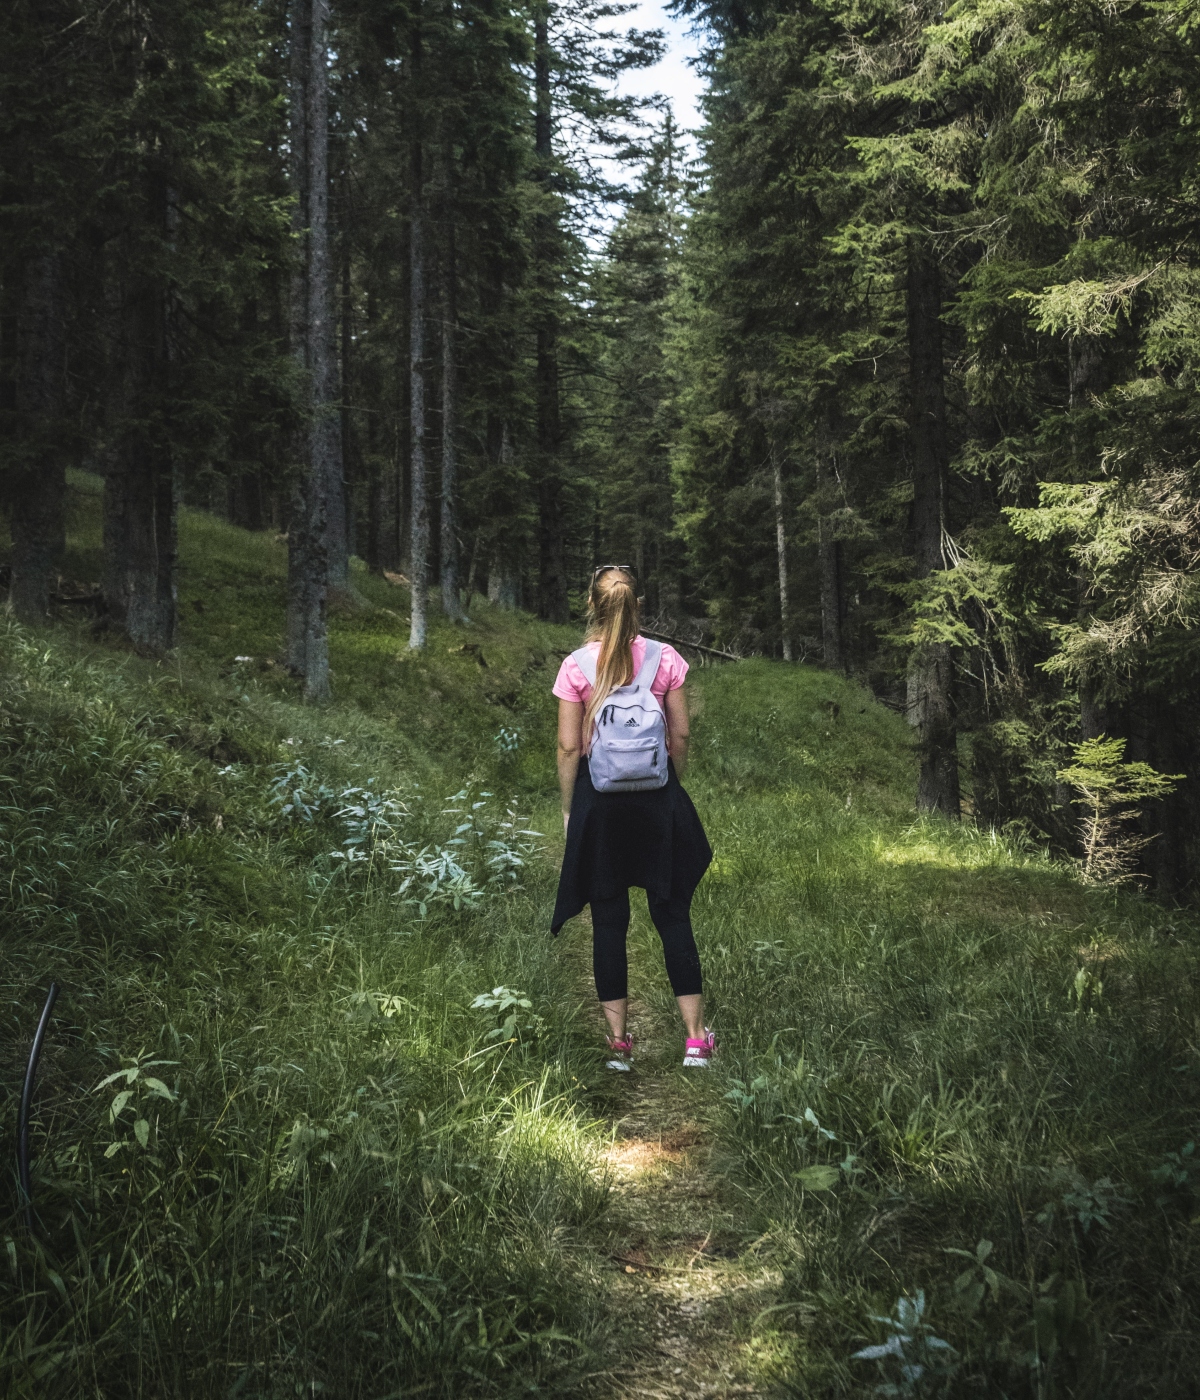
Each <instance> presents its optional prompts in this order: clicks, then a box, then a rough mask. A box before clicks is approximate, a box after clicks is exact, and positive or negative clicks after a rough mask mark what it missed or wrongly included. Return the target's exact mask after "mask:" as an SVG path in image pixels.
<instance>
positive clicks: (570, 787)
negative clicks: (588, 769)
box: [558, 700, 583, 831]
mask: <svg viewBox="0 0 1200 1400" xmlns="http://www.w3.org/2000/svg"><path fill="white" fill-rule="evenodd" d="M582 749H583V705H582V703H581V702H580V701H578V700H560V701H559V702H558V790H559V792H560V793H561V794H562V814H563V830H564V831H566V829H567V822H568V820H569V819H570V816H571V798H572V797H573V796H574V795H575V775H576V774H577V773H578V771H579V756H580V753H581V752H582Z"/></svg>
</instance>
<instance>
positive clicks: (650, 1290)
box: [592, 1001, 779, 1400]
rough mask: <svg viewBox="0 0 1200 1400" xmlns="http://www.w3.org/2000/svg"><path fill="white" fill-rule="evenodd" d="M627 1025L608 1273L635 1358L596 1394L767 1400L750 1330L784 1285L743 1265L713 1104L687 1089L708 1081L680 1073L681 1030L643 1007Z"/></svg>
mask: <svg viewBox="0 0 1200 1400" xmlns="http://www.w3.org/2000/svg"><path fill="white" fill-rule="evenodd" d="M630 1024H631V1026H632V1028H633V1031H634V1035H635V1037H636V1040H635V1045H634V1050H635V1059H634V1066H635V1068H634V1070H633V1071H632V1072H631V1073H629V1074H621V1075H614V1079H615V1080H618V1081H619V1082H618V1083H616V1084H615V1085H614V1092H615V1094H616V1100H617V1101H616V1104H615V1106H614V1112H613V1125H614V1129H615V1139H614V1142H613V1146H612V1147H611V1149H610V1150H609V1152H608V1154H607V1155H608V1161H609V1165H610V1168H611V1170H612V1173H613V1178H614V1193H615V1197H616V1199H615V1202H614V1209H613V1222H614V1230H613V1234H612V1237H611V1240H610V1244H609V1251H610V1252H609V1258H608V1259H607V1260H606V1261H605V1267H606V1268H607V1269H609V1270H610V1271H611V1272H609V1274H608V1277H609V1278H610V1280H611V1285H610V1286H611V1288H612V1290H613V1295H614V1296H613V1300H612V1301H613V1305H614V1307H615V1308H616V1310H617V1312H618V1314H619V1315H620V1316H622V1317H624V1318H625V1319H626V1321H627V1323H628V1325H629V1350H628V1352H627V1354H626V1355H627V1359H626V1362H625V1363H624V1364H623V1365H622V1367H621V1368H620V1370H619V1371H616V1372H613V1373H610V1374H608V1375H606V1376H604V1377H603V1378H599V1379H598V1381H597V1382H596V1383H595V1385H594V1388H593V1391H592V1393H593V1394H595V1395H597V1396H600V1395H603V1396H605V1397H614V1400H616V1398H617V1397H621V1400H624V1397H632V1396H639V1397H642V1396H648V1397H676V1396H680V1397H682V1396H690V1397H695V1396H705V1397H710V1400H719V1398H720V1397H724V1396H744V1395H767V1394H768V1393H769V1391H768V1389H766V1388H763V1385H762V1383H761V1381H760V1382H759V1383H756V1382H755V1380H754V1379H753V1375H754V1373H755V1372H756V1371H758V1372H759V1374H760V1375H761V1370H762V1367H761V1365H756V1359H757V1360H759V1361H761V1358H756V1355H755V1343H754V1339H753V1323H754V1319H755V1318H756V1317H757V1316H758V1315H759V1314H760V1313H761V1312H762V1310H763V1309H764V1308H768V1307H770V1306H771V1304H772V1303H773V1302H774V1301H775V1295H776V1290H777V1288H778V1284H779V1276H778V1274H777V1273H776V1272H774V1271H772V1270H770V1269H767V1268H765V1267H763V1266H760V1265H757V1264H756V1263H755V1262H754V1258H753V1255H752V1254H749V1255H746V1254H744V1253H741V1250H742V1245H743V1244H744V1232H743V1230H742V1229H740V1228H739V1221H738V1217H737V1204H738V1203H737V1199H736V1196H735V1195H734V1193H733V1192H732V1191H731V1189H730V1188H729V1186H728V1184H727V1183H726V1182H725V1181H724V1180H723V1178H722V1177H721V1175H720V1173H719V1172H718V1171H717V1170H716V1169H715V1168H714V1166H713V1164H712V1161H711V1155H712V1152H711V1140H710V1134H709V1132H708V1130H707V1129H706V1127H705V1124H704V1101H705V1098H706V1095H705V1094H704V1092H703V1089H702V1088H701V1087H700V1086H697V1085H695V1084H694V1083H690V1082H688V1080H689V1079H694V1076H696V1075H699V1074H703V1073H704V1072H705V1071H703V1070H691V1071H688V1070H684V1069H683V1068H682V1067H681V1064H680V1061H681V1060H682V1057H683V1034H682V1027H681V1026H679V1025H678V1024H671V1025H665V1024H662V1023H661V1022H660V1021H659V1020H658V1018H657V1017H656V1016H655V1014H654V1013H653V1012H652V1011H651V1010H650V1009H649V1008H648V1007H646V1006H644V1005H640V1004H639V1003H637V1002H636V1001H635V1002H633V1003H632V1005H631V1015H630ZM698 1090H699V1091H698ZM739 1255H740V1256H741V1257H739Z"/></svg>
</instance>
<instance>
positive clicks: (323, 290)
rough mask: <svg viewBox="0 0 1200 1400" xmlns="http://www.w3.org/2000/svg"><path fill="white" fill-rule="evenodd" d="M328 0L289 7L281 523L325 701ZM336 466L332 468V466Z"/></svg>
mask: <svg viewBox="0 0 1200 1400" xmlns="http://www.w3.org/2000/svg"><path fill="white" fill-rule="evenodd" d="M328 23H329V0H294V5H293V9H292V24H291V29H292V51H291V109H290V129H289V134H290V144H291V163H292V172H291V173H292V183H293V189H294V191H295V194H296V209H295V214H294V215H293V228H294V229H295V231H296V233H297V235H298V241H299V244H300V253H299V256H298V258H297V266H296V272H295V274H294V277H293V280H292V326H291V333H292V354H293V355H294V356H295V358H296V360H297V362H298V363H299V365H300V366H301V368H302V369H303V370H304V371H305V372H306V379H307V387H308V393H309V402H308V405H307V407H308V412H307V414H306V415H305V419H304V422H303V424H302V426H301V429H300V431H299V433H298V435H297V436H298V442H297V453H296V456H297V458H298V470H297V472H296V476H295V481H294V486H293V490H292V503H291V518H290V520H289V523H288V665H289V666H290V668H291V669H292V671H293V672H294V673H295V674H296V675H298V676H300V677H301V679H302V680H303V682H304V697H305V699H306V700H309V701H312V702H314V703H320V702H322V701H324V700H327V699H328V698H329V639H328V633H327V624H326V607H327V600H328V589H329V547H328V497H329V487H330V480H331V477H332V476H333V474H334V472H335V471H336V473H337V476H338V478H339V479H340V475H341V463H340V454H339V452H338V431H337V413H336V409H335V408H334V405H333V400H334V389H335V384H334V380H335V378H336V364H335V358H334V326H333V317H332V297H331V288H330V285H329V275H330V266H329V190H328V151H329V69H328V57H327V53H326V34H327V29H328ZM335 464H336V465H335Z"/></svg>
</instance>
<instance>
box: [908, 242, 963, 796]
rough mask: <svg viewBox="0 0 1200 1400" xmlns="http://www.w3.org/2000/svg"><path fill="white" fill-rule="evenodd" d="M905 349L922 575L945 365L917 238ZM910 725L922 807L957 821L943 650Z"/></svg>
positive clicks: (931, 283) (923, 680)
mask: <svg viewBox="0 0 1200 1400" xmlns="http://www.w3.org/2000/svg"><path fill="white" fill-rule="evenodd" d="M907 291H908V347H909V376H910V388H909V393H910V414H911V420H910V429H911V441H912V458H913V534H914V553H915V556H916V563H917V569H918V572H919V573H920V574H922V575H924V574H928V573H931V572H934V571H936V570H940V569H943V568H945V567H946V564H945V557H944V539H945V535H946V525H947V520H946V476H947V471H948V467H949V450H948V445H947V432H946V393H945V378H944V376H945V366H944V363H943V358H942V322H941V312H942V288H941V271H940V269H939V267H938V264H937V262H936V260H935V259H934V257H933V256H932V254H931V253H930V252H929V251H928V250H927V249H925V248H923V247H922V246H921V245H920V243H919V242H918V240H917V239H916V238H915V237H910V238H909V242H908V288H907ZM909 695H910V704H911V706H912V710H911V712H910V715H909V719H910V722H911V723H913V724H914V725H915V727H916V730H917V747H918V751H919V754H920V760H921V773H920V778H919V780H918V784H917V807H918V809H919V810H920V811H923V812H941V813H943V814H944V815H945V816H948V817H953V818H954V819H955V820H957V819H958V817H959V815H960V809H961V802H960V796H959V785H958V742H957V741H958V733H957V728H956V725H955V717H954V659H953V656H952V654H951V651H950V648H949V647H948V646H945V645H943V644H940V643H939V644H936V645H933V646H928V647H923V648H920V649H919V650H918V651H916V652H914V654H913V657H912V661H911V663H910V668H909Z"/></svg>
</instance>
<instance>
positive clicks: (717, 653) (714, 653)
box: [642, 627, 742, 661]
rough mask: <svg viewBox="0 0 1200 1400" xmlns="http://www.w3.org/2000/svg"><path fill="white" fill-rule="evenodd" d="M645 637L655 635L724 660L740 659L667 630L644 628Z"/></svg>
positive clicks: (676, 644)
mask: <svg viewBox="0 0 1200 1400" xmlns="http://www.w3.org/2000/svg"><path fill="white" fill-rule="evenodd" d="M642 635H643V636H644V637H653V638H654V640H655V641H656V642H670V643H671V645H672V646H673V647H691V649H692V650H693V651H702V652H703V653H704V654H705V656H719V657H720V658H721V660H722V661H740V660H741V659H742V658H741V657H740V656H735V655H734V653H733V652H731V651H720V650H719V649H718V648H717V647H706V646H705V645H704V644H703V643H702V642H685V641H684V640H683V638H682V637H671V636H668V635H667V633H666V632H651V630H650V629H649V628H648V627H643V628H642Z"/></svg>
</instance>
